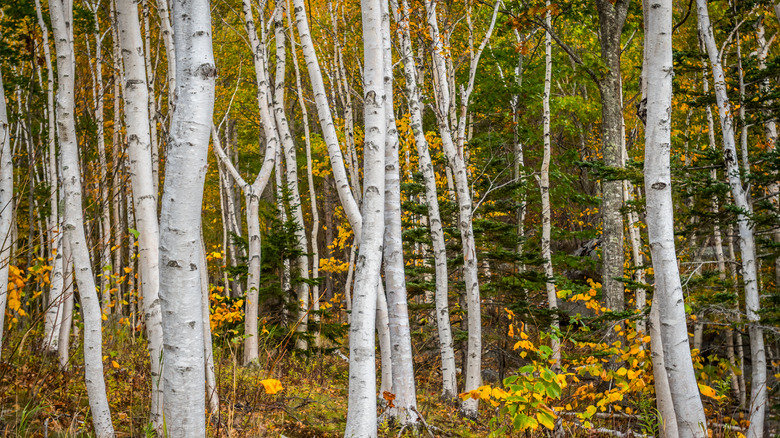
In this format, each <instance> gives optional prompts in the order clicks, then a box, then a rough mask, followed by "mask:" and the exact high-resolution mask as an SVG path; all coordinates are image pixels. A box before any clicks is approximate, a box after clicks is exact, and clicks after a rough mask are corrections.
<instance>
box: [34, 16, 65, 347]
mask: <svg viewBox="0 0 780 438" xmlns="http://www.w3.org/2000/svg"><path fill="white" fill-rule="evenodd" d="M35 12H36V14H37V16H38V26H39V27H40V28H41V34H42V39H43V44H42V45H43V53H44V59H45V61H46V116H47V120H48V142H47V146H48V150H47V160H46V166H47V172H48V175H49V208H50V212H49V216H48V217H47V218H46V227H47V228H48V229H49V239H50V242H49V245H50V247H51V248H52V251H51V257H52V265H53V268H52V271H51V282H50V285H49V300H48V308H47V309H46V321H45V323H44V340H43V349H44V351H47V352H49V353H56V352H57V350H58V345H59V335H60V330H59V328H60V324H61V322H62V317H63V308H62V307H63V299H62V298H63V281H62V276H63V266H62V233H61V232H60V224H61V222H62V221H61V215H60V209H59V201H58V198H59V196H58V193H57V192H58V190H59V185H60V184H59V178H58V174H57V146H56V137H55V136H56V135H57V131H56V126H55V123H56V120H55V115H54V112H55V109H54V69H53V68H52V63H51V49H50V48H49V27H48V26H47V25H46V22H45V21H44V20H43V13H42V9H41V3H40V0H36V1H35Z"/></svg>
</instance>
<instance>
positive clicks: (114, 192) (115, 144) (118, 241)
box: [104, 1, 125, 302]
mask: <svg viewBox="0 0 780 438" xmlns="http://www.w3.org/2000/svg"><path fill="white" fill-rule="evenodd" d="M115 7H116V6H115V4H114V2H113V1H110V2H109V11H110V17H109V18H110V20H111V22H112V23H116V16H115V15H116V14H115ZM116 29H117V28H116V26H111V34H112V35H113V44H112V49H113V61H114V64H113V73H114V87H113V89H114V90H113V91H114V96H113V97H114V99H113V103H114V108H113V111H114V114H113V125H112V134H111V143H112V146H111V212H112V218H111V221H112V223H113V227H109V230H111V231H113V240H114V244H113V248H112V249H113V251H112V252H113V262H114V263H113V270H112V271H111V272H113V275H114V277H113V278H114V279H115V280H114V281H116V279H118V278H120V277H121V276H122V271H121V269H122V266H123V257H122V252H123V251H122V250H123V245H122V236H123V235H124V233H123V231H124V229H125V228H124V227H122V207H121V205H122V190H121V188H122V172H121V169H120V168H121V159H122V153H123V147H122V140H123V138H122V118H121V114H122V110H121V106H122V100H121V94H122V84H123V82H124V79H123V74H122V57H121V56H122V55H121V51H120V49H119V35H118V34H117V30H116ZM105 181H106V183H105V185H106V186H107V185H108V180H105ZM105 207H106V208H108V205H106V206H105ZM106 239H108V235H106ZM106 274H108V272H106ZM123 287H124V285H123V284H116V283H115V285H114V288H115V289H116V292H115V293H116V296H121V295H122V289H123ZM105 294H106V295H107V300H106V298H104V302H105V301H110V299H111V298H110V293H109V292H107V291H106V292H105Z"/></svg>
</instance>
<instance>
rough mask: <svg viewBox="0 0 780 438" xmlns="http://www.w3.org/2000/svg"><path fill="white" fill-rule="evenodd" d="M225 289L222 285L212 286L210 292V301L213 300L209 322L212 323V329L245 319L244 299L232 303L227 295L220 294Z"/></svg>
mask: <svg viewBox="0 0 780 438" xmlns="http://www.w3.org/2000/svg"><path fill="white" fill-rule="evenodd" d="M223 291H224V288H223V287H222V286H212V287H211V293H210V294H209V301H210V302H211V315H210V316H209V324H210V325H211V330H212V331H214V330H216V329H218V328H219V327H221V326H223V325H225V324H230V323H233V322H238V321H242V320H243V319H244V300H238V301H234V302H232V303H230V302H229V301H228V298H227V297H224V296H222V295H220V294H219V292H223Z"/></svg>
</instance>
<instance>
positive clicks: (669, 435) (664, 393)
mask: <svg viewBox="0 0 780 438" xmlns="http://www.w3.org/2000/svg"><path fill="white" fill-rule="evenodd" d="M658 296H659V297H660V295H658ZM648 319H649V321H648V322H649V324H648V325H649V327H648V332H649V334H650V352H651V353H650V356H651V358H652V362H653V380H654V387H655V404H656V406H658V413H659V416H660V417H661V418H660V420H659V422H660V424H659V426H660V427H659V435H660V437H661V438H678V437H679V436H680V432H679V431H678V430H677V414H676V413H675V411H674V403H673V402H672V390H671V388H670V387H669V377H668V376H667V375H666V367H665V365H664V363H665V361H664V344H663V342H662V341H661V316H660V315H659V310H658V300H657V299H653V303H652V304H651V305H650V317H649V318H648Z"/></svg>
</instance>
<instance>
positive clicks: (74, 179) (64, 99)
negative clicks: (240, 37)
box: [49, 0, 114, 438]
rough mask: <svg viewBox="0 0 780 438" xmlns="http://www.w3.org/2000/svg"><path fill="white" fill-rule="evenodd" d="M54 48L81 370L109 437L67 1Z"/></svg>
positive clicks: (56, 15)
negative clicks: (80, 328) (81, 325)
mask: <svg viewBox="0 0 780 438" xmlns="http://www.w3.org/2000/svg"><path fill="white" fill-rule="evenodd" d="M49 9H50V13H51V20H52V29H53V31H54V41H55V47H56V50H57V76H58V90H57V91H58V92H57V128H58V129H57V132H58V134H59V143H60V148H61V150H62V154H61V163H62V180H63V187H64V189H65V215H64V218H65V223H64V229H65V234H66V237H67V238H68V241H69V242H70V250H71V253H72V256H73V264H74V267H75V277H76V282H77V284H78V288H79V294H80V297H81V309H82V314H83V318H84V369H85V380H86V387H87V394H88V396H89V404H90V409H91V411H92V422H93V425H94V427H95V434H96V435H97V436H98V437H99V438H104V437H113V436H114V426H113V424H112V422H111V411H110V409H109V406H108V399H107V397H106V384H105V380H104V378H103V354H102V351H103V336H102V327H101V325H102V324H101V323H102V318H101V311H100V302H99V299H98V296H97V293H96V290H95V280H94V277H93V274H92V263H91V262H90V259H89V249H88V248H87V241H86V236H85V235H84V216H83V205H82V200H81V174H80V172H79V152H78V141H77V138H76V124H75V120H74V112H75V105H74V94H75V91H74V88H75V76H74V74H75V71H74V68H73V58H74V54H73V39H72V35H71V33H70V29H72V24H73V5H72V3H70V1H69V0H64V1H63V0H53V1H50V2H49Z"/></svg>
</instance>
